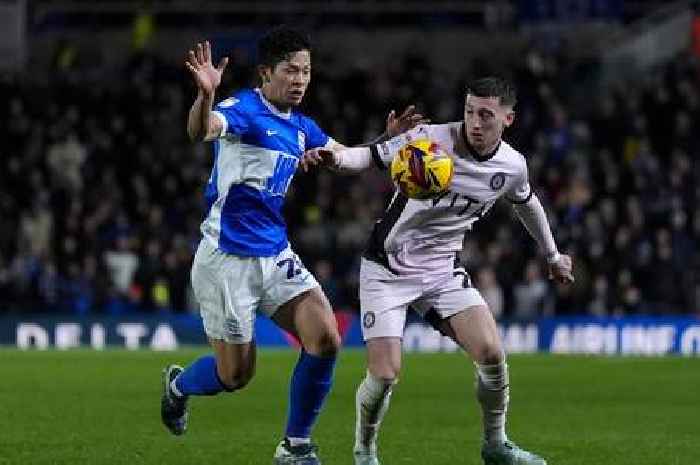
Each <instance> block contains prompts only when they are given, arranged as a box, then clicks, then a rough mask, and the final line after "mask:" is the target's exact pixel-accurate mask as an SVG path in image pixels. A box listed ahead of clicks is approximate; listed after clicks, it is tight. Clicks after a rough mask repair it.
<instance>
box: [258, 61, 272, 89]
mask: <svg viewBox="0 0 700 465" xmlns="http://www.w3.org/2000/svg"><path fill="white" fill-rule="evenodd" d="M271 74H272V70H271V69H270V67H269V66H267V65H258V75H259V76H260V80H261V81H262V83H263V84H267V83H269V82H270V81H271V80H272V78H271V77H270V75H271Z"/></svg>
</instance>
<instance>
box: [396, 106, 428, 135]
mask: <svg viewBox="0 0 700 465" xmlns="http://www.w3.org/2000/svg"><path fill="white" fill-rule="evenodd" d="M429 122H430V119H428V118H426V117H425V116H423V115H421V114H420V113H416V107H415V106H414V105H409V106H408V107H406V109H405V110H404V111H403V113H401V116H398V117H397V116H396V112H395V111H394V110H391V111H390V112H389V116H387V117H386V133H387V135H388V136H389V137H396V136H398V135H399V134H403V133H404V132H406V131H408V130H410V129H413V128H415V127H416V126H418V125H419V124H426V123H429Z"/></svg>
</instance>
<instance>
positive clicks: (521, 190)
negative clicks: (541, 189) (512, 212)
mask: <svg viewBox="0 0 700 465" xmlns="http://www.w3.org/2000/svg"><path fill="white" fill-rule="evenodd" d="M531 197H532V187H531V186H530V182H529V180H528V174H527V164H525V163H524V162H523V169H522V170H520V175H519V176H518V177H517V178H516V180H515V182H514V183H513V187H512V188H511V189H510V190H509V191H508V193H507V194H506V198H507V199H508V200H510V201H511V202H513V203H514V204H523V203H527V202H528V201H529V200H530V198H531Z"/></svg>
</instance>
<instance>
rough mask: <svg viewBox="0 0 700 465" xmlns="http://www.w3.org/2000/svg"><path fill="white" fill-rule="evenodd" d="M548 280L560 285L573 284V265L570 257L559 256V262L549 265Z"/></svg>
mask: <svg viewBox="0 0 700 465" xmlns="http://www.w3.org/2000/svg"><path fill="white" fill-rule="evenodd" d="M549 279H554V280H555V281H556V282H558V283H560V284H571V283H573V282H574V273H573V263H572V261H571V257H569V256H568V255H566V254H561V255H560V256H559V260H557V261H556V262H554V263H550V264H549Z"/></svg>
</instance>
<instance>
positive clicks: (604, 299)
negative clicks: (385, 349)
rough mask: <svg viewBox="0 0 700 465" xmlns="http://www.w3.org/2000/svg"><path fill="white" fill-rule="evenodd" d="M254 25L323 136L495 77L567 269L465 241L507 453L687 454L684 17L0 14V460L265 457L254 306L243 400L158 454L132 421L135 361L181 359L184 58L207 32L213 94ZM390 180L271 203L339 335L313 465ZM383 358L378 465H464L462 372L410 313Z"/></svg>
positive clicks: (324, 441) (512, 237) (697, 75)
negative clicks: (514, 95) (291, 77)
mask: <svg viewBox="0 0 700 465" xmlns="http://www.w3.org/2000/svg"><path fill="white" fill-rule="evenodd" d="M279 23H287V24H293V25H297V26H302V27H305V28H307V29H308V30H309V31H310V32H311V33H312V35H313V38H314V42H315V49H314V52H313V79H312V83H311V87H310V89H309V92H308V94H307V97H306V101H305V103H304V105H303V109H304V111H305V112H307V113H308V114H310V115H311V116H313V117H314V118H316V119H317V120H318V122H319V123H320V125H321V126H322V127H323V128H324V129H325V130H326V131H327V132H328V133H329V134H330V135H332V136H333V137H334V138H336V139H337V140H339V141H341V142H344V143H347V144H356V143H361V142H366V141H368V140H370V139H372V138H374V137H376V136H377V135H378V134H379V133H380V132H381V131H382V130H383V124H384V118H385V116H386V114H387V113H388V112H389V111H390V110H391V109H396V110H400V109H401V108H403V107H404V106H405V105H407V104H416V105H417V106H418V108H419V110H420V111H422V112H423V113H425V114H426V115H427V116H429V117H430V118H432V120H433V121H435V122H445V121H450V120H455V119H458V118H460V117H461V112H462V105H463V92H464V84H465V82H466V81H467V80H468V79H471V78H475V77H480V76H484V75H487V74H498V75H503V76H505V77H508V78H510V79H512V80H513V81H514V82H515V83H516V84H517V86H518V88H519V93H520V97H519V103H518V106H517V108H516V110H517V118H516V124H515V126H514V127H513V128H512V129H510V130H509V131H508V132H507V136H506V138H507V140H508V141H510V142H512V143H513V145H515V147H516V148H518V149H520V150H522V151H523V152H524V153H525V154H526V155H527V158H528V163H529V168H530V177H531V182H532V184H533V185H534V186H536V188H537V193H538V195H539V196H540V198H541V199H542V201H543V204H544V205H545V208H546V210H547V212H548V215H549V218H550V222H551V224H552V227H553V230H554V234H555V236H556V238H557V241H558V243H559V246H560V248H561V250H562V251H566V252H567V253H569V254H571V255H572V256H573V257H574V261H575V276H576V283H575V285H574V286H573V287H571V288H569V289H567V288H563V287H559V286H556V285H553V284H552V283H550V282H549V281H548V280H547V279H546V276H544V272H545V270H544V268H543V263H542V260H541V257H539V256H538V255H537V251H536V250H535V248H534V244H533V242H532V240H531V239H529V237H528V236H527V235H526V233H525V232H524V229H523V228H522V226H521V225H520V224H519V223H518V222H517V220H515V219H514V218H513V216H512V212H511V208H510V206H509V205H508V204H507V203H504V204H503V205H497V206H496V207H495V208H494V209H493V211H492V212H490V214H489V215H488V216H487V217H486V218H485V219H484V220H482V221H481V222H480V223H478V224H477V227H476V229H475V232H474V233H473V234H472V235H470V236H469V237H468V239H467V241H466V243H465V252H464V257H465V258H466V262H467V264H468V267H469V271H470V273H471V275H472V277H473V278H474V280H475V282H476V284H477V285H478V286H479V288H480V289H481V291H482V293H483V294H484V296H485V297H486V299H487V300H488V302H489V303H490V304H491V308H492V310H493V311H494V313H495V314H496V317H497V318H498V321H499V326H500V329H501V330H502V334H503V338H504V344H505V347H506V349H507V351H508V352H509V354H510V355H509V357H508V363H509V367H510V368H509V370H510V383H511V402H510V406H509V418H508V434H509V437H511V438H512V439H514V440H515V441H517V442H518V443H520V444H523V445H524V446H525V447H527V448H529V449H530V448H531V450H534V451H537V452H538V453H541V454H542V455H543V456H544V457H545V458H546V459H547V461H548V463H550V464H551V465H557V464H566V465H590V464H596V465H658V464H660V463H663V464H665V465H681V464H682V465H690V464H695V463H698V457H700V448H699V446H698V440H697V417H698V412H699V411H700V409H699V408H698V400H697V389H693V388H694V387H696V386H698V385H700V370H699V369H698V368H700V366H699V365H698V363H699V362H700V358H698V357H697V355H698V354H700V281H699V280H698V273H697V271H698V267H699V266H700V261H699V258H700V255H699V253H698V242H699V241H700V207H698V205H699V202H698V200H700V190H699V189H698V187H699V186H698V179H700V176H699V175H700V168H699V167H698V163H697V161H696V160H697V158H698V149H699V147H700V146H699V142H700V127H698V126H699V122H700V118H699V116H700V14H698V13H696V9H695V5H694V4H693V3H691V2H686V1H679V2H666V1H660V0H630V1H623V0H495V1H488V2H481V1H453V0H433V1H424V0H401V1H397V0H378V1H370V0H356V1H353V0H328V1H321V0H318V1H317V0H308V1H294V2H292V1H273V0H257V1H216V2H205V1H199V2H194V1H186V0H152V1H148V2H141V1H131V0H112V1H108V0H95V1H88V0H85V1H80V0H56V1H50V0H36V1H29V0H25V1H18V0H0V465H27V464H31V465H63V464H71V465H72V464H76V463H81V464H109V465H140V464H149V465H150V464H153V465H155V464H168V465H192V464H200V463H235V464H241V465H248V464H254V465H257V464H269V463H271V457H272V454H273V451H274V446H275V444H276V443H277V441H279V439H280V436H281V434H282V427H283V424H284V418H285V413H286V403H287V387H288V384H289V375H290V373H291V370H292V367H293V365H294V363H295V360H296V358H297V352H296V351H295V350H290V349H289V347H290V346H294V344H295V342H294V341H293V340H292V338H291V337H290V336H288V335H286V334H283V333H282V332H280V331H279V330H277V329H276V328H275V327H274V325H273V324H272V323H271V322H270V320H268V319H267V318H264V317H262V316H260V317H259V318H258V320H257V322H256V338H257V342H258V344H259V345H260V346H261V350H260V351H259V352H258V358H259V361H258V368H257V374H256V377H255V378H254V379H253V381H252V383H251V384H250V385H249V386H248V387H246V389H245V390H243V391H242V392H237V393H235V394H233V395H222V396H217V397H215V398H197V399H192V402H191V407H192V411H191V417H190V428H189V431H188V434H187V435H186V436H184V437H182V438H173V437H172V436H170V435H169V434H168V433H167V431H166V430H165V429H164V428H163V426H162V424H161V422H160V418H159V415H158V409H159V405H160V404H159V402H160V395H161V386H160V381H161V370H162V368H163V366H165V365H166V364H168V363H173V362H178V363H182V364H187V363H189V362H190V361H191V360H193V359H194V358H196V357H198V356H200V355H202V354H204V353H205V351H206V350H208V349H207V348H206V346H205V345H204V343H205V339H204V335H203V332H202V328H201V320H200V319H199V317H198V311H197V308H196V304H195V302H194V300H193V297H192V293H191V290H190V287H189V267H190V263H191V260H192V253H193V250H194V247H195V246H196V244H197V241H198V239H199V229H198V228H199V223H200V221H201V218H202V212H203V210H202V206H203V203H204V201H203V197H202V190H203V186H204V184H205V182H206V180H207V179H208V176H209V170H210V168H211V148H210V147H209V146H208V145H205V144H199V145H193V144H191V143H189V142H188V140H187V137H186V131H185V124H186V116H187V111H188V109H189V105H190V104H191V102H192V99H193V98H194V95H195V89H194V87H193V85H192V84H191V82H190V80H191V79H190V75H189V74H188V72H187V71H186V70H185V68H184V66H183V61H184V57H185V53H186V51H187V50H188V49H189V48H190V47H192V45H193V44H195V43H196V42H197V41H201V40H203V39H209V40H211V41H212V43H213V47H214V55H215V58H218V57H220V56H222V55H224V54H226V55H228V56H229V57H230V58H231V61H230V63H229V66H228V69H227V71H226V75H225V81H224V84H223V87H222V91H221V92H220V93H219V98H220V99H222V98H224V94H225V93H229V92H232V91H234V90H235V89H237V88H239V87H241V86H244V85H247V84H248V83H250V81H251V79H252V78H253V69H254V68H253V60H254V43H255V40H256V39H257V37H259V36H260V35H261V34H262V33H263V32H264V31H265V29H266V28H268V27H269V26H271V25H274V24H279ZM391 190H392V186H391V184H390V183H389V182H388V180H387V178H386V176H385V175H384V174H382V173H378V172H368V173H367V174H364V175H362V176H359V177H358V176H336V175H332V174H330V173H327V172H314V173H311V174H303V173H299V174H298V175H297V177H296V179H295V181H294V183H293V185H292V188H291V189H290V192H289V196H288V202H287V208H286V218H287V219H288V224H289V230H290V231H289V233H290V237H291V240H292V243H293V246H294V247H295V249H296V250H297V251H298V252H299V254H300V255H301V257H302V259H303V260H304V262H305V263H306V265H307V266H308V267H309V268H310V269H312V270H313V271H314V273H315V274H316V276H317V278H318V279H319V281H320V282H321V283H322V284H323V287H324V289H325V291H326V293H327V294H328V295H329V297H330V299H331V301H332V303H333V306H334V308H335V310H336V316H337V320H338V324H339V329H340V331H341V333H342V334H343V338H344V344H345V346H346V348H344V349H343V350H342V351H341V353H340V356H339V362H338V365H337V368H336V372H335V382H334V385H333V390H332V391H331V394H330V396H329V398H328V402H327V403H326V405H325V407H324V410H323V412H322V414H321V417H320V421H319V424H318V426H317V427H316V428H315V430H314V441H315V442H317V443H318V445H319V447H320V454H321V458H322V460H323V463H324V464H326V465H349V464H350V463H351V461H352V444H353V434H354V433H353V432H354V404H355V389H356V387H357V385H358V383H359V382H360V380H361V379H362V377H364V375H365V353H364V349H363V348H362V342H361V334H360V327H359V324H358V321H357V320H358V315H359V308H358V301H357V279H358V259H359V255H360V252H361V250H362V248H363V246H364V241H365V239H366V238H367V235H368V233H369V230H370V228H371V226H372V224H373V222H374V220H375V219H376V218H377V216H378V215H379V214H380V213H381V211H382V209H383V207H384V205H385V202H386V200H387V198H388V196H389V195H390V194H391ZM353 346H354V347H353ZM139 348H141V349H147V350H135V349H139ZM27 349H32V350H27ZM36 349H44V350H36ZM46 349H49V350H46ZM65 349H72V350H65ZM93 349H98V350H93ZM125 349H126V350H125ZM148 349H153V350H148ZM279 349H282V350H279ZM404 349H405V351H406V352H407V354H406V355H405V357H404V359H403V368H402V373H401V376H400V378H401V382H400V384H399V385H398V386H397V388H396V389H395V392H394V394H393V400H392V409H391V411H390V412H389V414H388V416H387V418H386V420H385V422H384V427H383V430H382V433H381V435H380V439H379V443H380V448H381V459H382V463H389V464H391V465H402V464H403V465H412V464H415V465H418V464H420V465H425V464H430V465H454V464H455V463H459V464H466V465H477V464H480V463H481V461H480V459H479V448H480V446H481V444H480V441H481V439H480V428H481V426H480V420H479V413H478V412H479V408H478V406H477V404H476V402H475V401H474V392H473V372H472V371H473V370H472V366H471V363H469V361H468V360H467V359H465V358H464V357H463V356H462V355H461V354H459V352H458V350H457V347H456V345H455V344H454V343H452V342H451V341H450V340H448V339H447V338H443V337H441V336H440V335H439V334H438V333H436V332H435V331H433V330H432V329H430V328H429V327H427V326H425V325H423V324H422V323H421V322H420V321H418V320H417V319H415V318H411V320H410V321H409V324H408V326H407V328H406V337H405V339H404ZM418 352H424V353H418ZM535 352H537V353H535ZM540 352H550V353H540ZM594 355H596V356H594ZM600 355H605V356H600ZM660 355H668V356H664V357H660ZM650 356H651V357H650Z"/></svg>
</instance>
